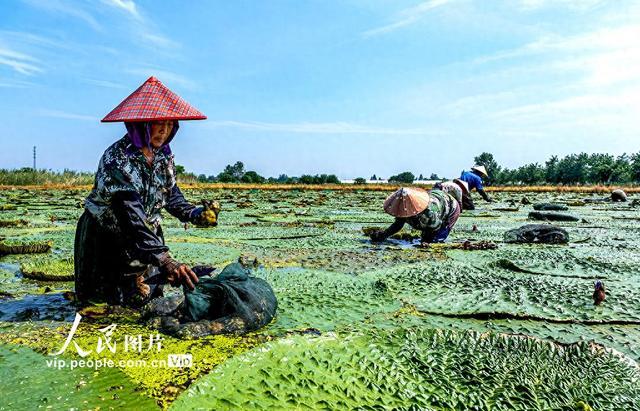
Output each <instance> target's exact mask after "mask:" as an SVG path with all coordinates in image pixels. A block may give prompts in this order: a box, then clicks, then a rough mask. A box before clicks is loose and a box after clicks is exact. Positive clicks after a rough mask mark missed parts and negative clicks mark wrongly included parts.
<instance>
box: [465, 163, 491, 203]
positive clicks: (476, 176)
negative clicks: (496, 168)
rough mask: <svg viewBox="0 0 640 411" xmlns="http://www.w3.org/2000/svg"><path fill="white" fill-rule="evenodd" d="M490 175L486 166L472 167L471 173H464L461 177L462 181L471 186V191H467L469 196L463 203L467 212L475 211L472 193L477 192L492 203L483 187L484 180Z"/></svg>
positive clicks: (466, 196)
mask: <svg viewBox="0 0 640 411" xmlns="http://www.w3.org/2000/svg"><path fill="white" fill-rule="evenodd" d="M487 177H489V175H488V174H487V169H486V168H485V167H484V166H479V165H475V166H473V167H471V171H463V172H462V174H461V175H460V180H462V181H464V182H466V183H467V184H468V185H469V189H468V190H467V194H466V195H464V196H463V197H462V202H463V204H464V209H465V210H473V209H475V205H474V204H473V199H472V198H471V194H470V191H472V190H474V189H475V190H476V191H478V194H480V195H481V196H482V198H483V199H484V200H485V201H487V202H489V203H490V202H491V201H492V200H491V198H489V195H488V194H487V193H486V192H485V191H484V187H483V186H482V179H483V178H487Z"/></svg>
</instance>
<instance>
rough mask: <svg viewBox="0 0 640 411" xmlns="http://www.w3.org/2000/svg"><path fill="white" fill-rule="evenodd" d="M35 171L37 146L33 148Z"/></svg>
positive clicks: (34, 167)
mask: <svg viewBox="0 0 640 411" xmlns="http://www.w3.org/2000/svg"><path fill="white" fill-rule="evenodd" d="M33 171H36V146H33Z"/></svg>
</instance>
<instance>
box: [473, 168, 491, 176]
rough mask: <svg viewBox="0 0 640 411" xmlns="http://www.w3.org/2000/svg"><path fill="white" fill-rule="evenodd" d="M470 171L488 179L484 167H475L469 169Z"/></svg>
mask: <svg viewBox="0 0 640 411" xmlns="http://www.w3.org/2000/svg"><path fill="white" fill-rule="evenodd" d="M471 170H476V171H477V172H478V173H480V174H482V175H483V176H485V177H489V174H488V173H487V169H486V168H484V166H479V165H475V166H473V167H471Z"/></svg>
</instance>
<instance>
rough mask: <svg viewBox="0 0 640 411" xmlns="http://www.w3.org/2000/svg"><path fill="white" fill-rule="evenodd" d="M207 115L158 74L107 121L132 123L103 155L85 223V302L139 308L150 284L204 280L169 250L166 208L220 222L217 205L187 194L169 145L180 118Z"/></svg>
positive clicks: (81, 236)
mask: <svg viewBox="0 0 640 411" xmlns="http://www.w3.org/2000/svg"><path fill="white" fill-rule="evenodd" d="M200 119H206V117H205V116H204V115H203V114H202V113H201V112H199V111H198V110H196V109H195V108H193V107H192V106H190V105H189V104H188V103H187V102H185V101H184V100H182V99H181V98H180V97H178V96H177V95H176V94H174V93H173V92H172V91H171V90H169V89H168V88H166V87H165V86H164V85H163V84H162V83H161V82H160V81H158V80H157V79H156V78H154V77H151V78H149V79H148V80H147V81H146V82H145V83H144V84H143V85H142V86H140V88H138V89H137V90H136V91H134V92H133V93H132V94H131V95H130V96H129V97H127V98H126V99H125V100H124V101H123V102H122V103H120V104H119V105H118V106H117V107H116V108H115V109H114V110H113V111H111V112H110V113H109V114H107V116H106V117H105V118H104V119H103V120H102V121H103V122H120V121H122V122H124V123H125V127H126V129H127V134H126V135H125V136H124V137H122V138H121V139H120V140H118V141H116V142H115V143H114V144H112V145H111V146H110V147H109V148H107V150H106V151H105V152H104V154H103V155H102V158H101V159H100V164H99V166H98V171H97V173H96V178H95V183H94V186H93V190H92V191H91V193H90V194H89V197H87V199H86V201H85V211H84V213H83V214H82V216H81V217H80V220H79V221H78V227H77V229H76V238H75V247H74V257H75V267H74V268H75V292H76V299H77V300H78V301H80V302H82V303H86V302H107V303H109V304H118V305H133V306H135V305H138V304H141V303H143V302H145V301H146V300H147V299H149V298H151V297H153V296H154V295H151V294H152V288H151V286H150V285H149V284H163V283H167V282H169V283H171V284H172V285H186V286H187V287H189V288H193V284H194V283H196V282H198V277H197V275H196V274H195V273H194V272H193V271H192V270H191V269H190V268H189V267H188V266H187V265H185V264H181V263H179V262H178V261H176V260H174V259H173V258H172V257H171V255H170V254H169V248H168V247H167V246H166V245H165V244H164V237H163V234H162V228H161V227H160V221H161V219H162V217H161V214H160V212H161V210H162V209H165V210H167V211H168V212H169V214H171V215H173V216H174V217H176V218H178V219H179V220H180V221H182V222H191V223H194V224H197V225H201V226H207V225H215V224H216V220H217V212H218V211H219V206H217V203H216V204H215V205H214V204H213V203H210V202H206V201H205V202H203V204H205V206H204V207H196V206H194V205H192V204H190V203H189V202H187V201H186V200H185V198H184V196H183V195H182V193H181V192H180V189H179V188H178V186H177V185H176V171H175V164H174V159H173V154H172V153H171V149H170V147H169V143H170V142H171V140H172V139H173V138H174V136H175V135H176V133H177V131H178V126H179V125H178V120H200ZM214 209H215V210H214ZM212 211H215V213H212ZM154 267H155V269H153V268H154ZM152 273H153V278H152V279H150V278H149V277H150V276H151V274H152ZM154 289H155V290H158V291H159V287H154Z"/></svg>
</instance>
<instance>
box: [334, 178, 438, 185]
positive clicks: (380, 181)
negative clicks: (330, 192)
mask: <svg viewBox="0 0 640 411" xmlns="http://www.w3.org/2000/svg"><path fill="white" fill-rule="evenodd" d="M440 181H443V180H415V181H414V182H413V184H419V185H434V184H435V183H439V182H440ZM340 182H341V183H342V184H354V182H355V179H353V178H351V179H347V180H340ZM388 183H389V181H388V180H384V179H378V180H367V184H388ZM393 184H397V183H393Z"/></svg>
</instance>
